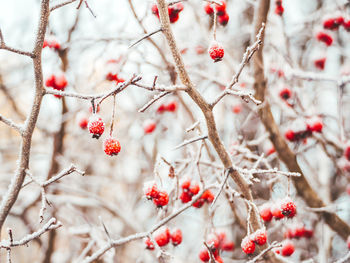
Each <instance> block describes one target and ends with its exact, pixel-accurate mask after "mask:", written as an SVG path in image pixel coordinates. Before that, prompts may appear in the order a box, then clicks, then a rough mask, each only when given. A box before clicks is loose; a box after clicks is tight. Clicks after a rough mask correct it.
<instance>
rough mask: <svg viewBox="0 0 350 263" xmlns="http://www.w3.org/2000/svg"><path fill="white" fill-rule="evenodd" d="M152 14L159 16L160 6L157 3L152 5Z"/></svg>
mask: <svg viewBox="0 0 350 263" xmlns="http://www.w3.org/2000/svg"><path fill="white" fill-rule="evenodd" d="M151 10H152V14H154V15H156V16H157V17H158V18H159V11H158V6H157V5H156V4H153V5H152V8H151Z"/></svg>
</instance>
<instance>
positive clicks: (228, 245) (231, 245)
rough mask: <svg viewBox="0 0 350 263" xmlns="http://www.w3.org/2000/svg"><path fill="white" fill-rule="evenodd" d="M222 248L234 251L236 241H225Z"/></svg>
mask: <svg viewBox="0 0 350 263" xmlns="http://www.w3.org/2000/svg"><path fill="white" fill-rule="evenodd" d="M221 249H222V250H224V251H232V250H234V249H235V243H233V242H225V243H223V244H222V245H221Z"/></svg>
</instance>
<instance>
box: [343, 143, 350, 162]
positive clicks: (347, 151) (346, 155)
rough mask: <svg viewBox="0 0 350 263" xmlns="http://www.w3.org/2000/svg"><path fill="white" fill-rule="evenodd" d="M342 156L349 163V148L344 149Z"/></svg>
mask: <svg viewBox="0 0 350 263" xmlns="http://www.w3.org/2000/svg"><path fill="white" fill-rule="evenodd" d="M344 156H345V158H346V159H347V160H348V161H350V146H347V147H346V149H345V151H344Z"/></svg>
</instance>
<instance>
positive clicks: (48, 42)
mask: <svg viewBox="0 0 350 263" xmlns="http://www.w3.org/2000/svg"><path fill="white" fill-rule="evenodd" d="M46 47H49V48H53V49H54V50H56V51H58V50H60V49H61V45H60V44H59V43H58V42H57V41H56V40H44V44H43V48H46Z"/></svg>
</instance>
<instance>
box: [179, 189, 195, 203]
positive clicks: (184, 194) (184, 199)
mask: <svg viewBox="0 0 350 263" xmlns="http://www.w3.org/2000/svg"><path fill="white" fill-rule="evenodd" d="M179 198H180V200H181V201H182V203H184V204H185V203H188V202H190V201H191V200H192V195H191V194H190V193H189V192H182V193H181V195H180V197H179Z"/></svg>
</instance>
